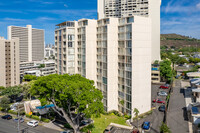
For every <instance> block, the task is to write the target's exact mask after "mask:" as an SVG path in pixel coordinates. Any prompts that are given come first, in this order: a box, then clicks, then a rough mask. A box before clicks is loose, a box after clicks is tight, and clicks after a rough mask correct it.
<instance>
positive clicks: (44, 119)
mask: <svg viewBox="0 0 200 133" xmlns="http://www.w3.org/2000/svg"><path fill="white" fill-rule="evenodd" d="M26 117H28V118H31V119H35V120H38V121H39V120H40V117H39V116H37V115H29V114H26ZM41 121H43V122H46V123H48V122H50V121H51V120H49V119H46V118H41Z"/></svg>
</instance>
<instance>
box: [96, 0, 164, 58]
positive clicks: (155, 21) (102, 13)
mask: <svg viewBox="0 0 200 133" xmlns="http://www.w3.org/2000/svg"><path fill="white" fill-rule="evenodd" d="M160 6H161V0H98V7H97V8H98V19H101V18H106V17H115V18H121V17H128V16H143V17H149V18H151V27H152V29H153V30H152V39H151V40H152V59H151V60H152V62H154V61H155V60H160Z"/></svg>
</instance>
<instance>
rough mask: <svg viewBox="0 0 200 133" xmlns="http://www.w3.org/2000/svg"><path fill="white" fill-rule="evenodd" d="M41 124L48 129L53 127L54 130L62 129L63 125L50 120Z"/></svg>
mask: <svg viewBox="0 0 200 133" xmlns="http://www.w3.org/2000/svg"><path fill="white" fill-rule="evenodd" d="M43 126H44V127H46V128H50V129H54V130H58V131H63V128H64V126H63V125H61V124H57V123H56V124H55V123H53V122H52V121H51V122H49V123H43Z"/></svg>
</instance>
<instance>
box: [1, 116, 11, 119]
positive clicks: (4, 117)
mask: <svg viewBox="0 0 200 133" xmlns="http://www.w3.org/2000/svg"><path fill="white" fill-rule="evenodd" d="M1 118H2V119H6V120H10V119H12V116H11V115H4V116H2V117H1Z"/></svg>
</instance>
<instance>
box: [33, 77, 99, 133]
mask: <svg viewBox="0 0 200 133" xmlns="http://www.w3.org/2000/svg"><path fill="white" fill-rule="evenodd" d="M31 93H32V95H35V96H38V98H39V99H40V101H41V103H42V105H45V104H47V103H53V104H54V105H55V108H53V109H54V111H55V112H57V113H58V114H59V115H60V116H62V117H63V118H65V120H66V121H67V122H68V123H69V125H70V126H71V127H72V128H73V129H74V132H79V123H78V121H77V120H78V118H79V117H80V114H81V113H84V114H85V117H88V118H89V117H92V116H93V117H99V116H100V113H102V112H103V103H102V99H103V96H102V92H101V91H99V90H97V89H96V88H95V86H94V81H92V80H88V79H86V78H84V77H82V76H80V75H68V74H65V75H57V74H53V75H49V76H44V77H39V78H38V79H37V81H35V82H34V85H33V87H32V88H31ZM71 108H75V110H76V113H75V114H73V115H75V117H73V116H72V112H71V111H70V109H71Z"/></svg>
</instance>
